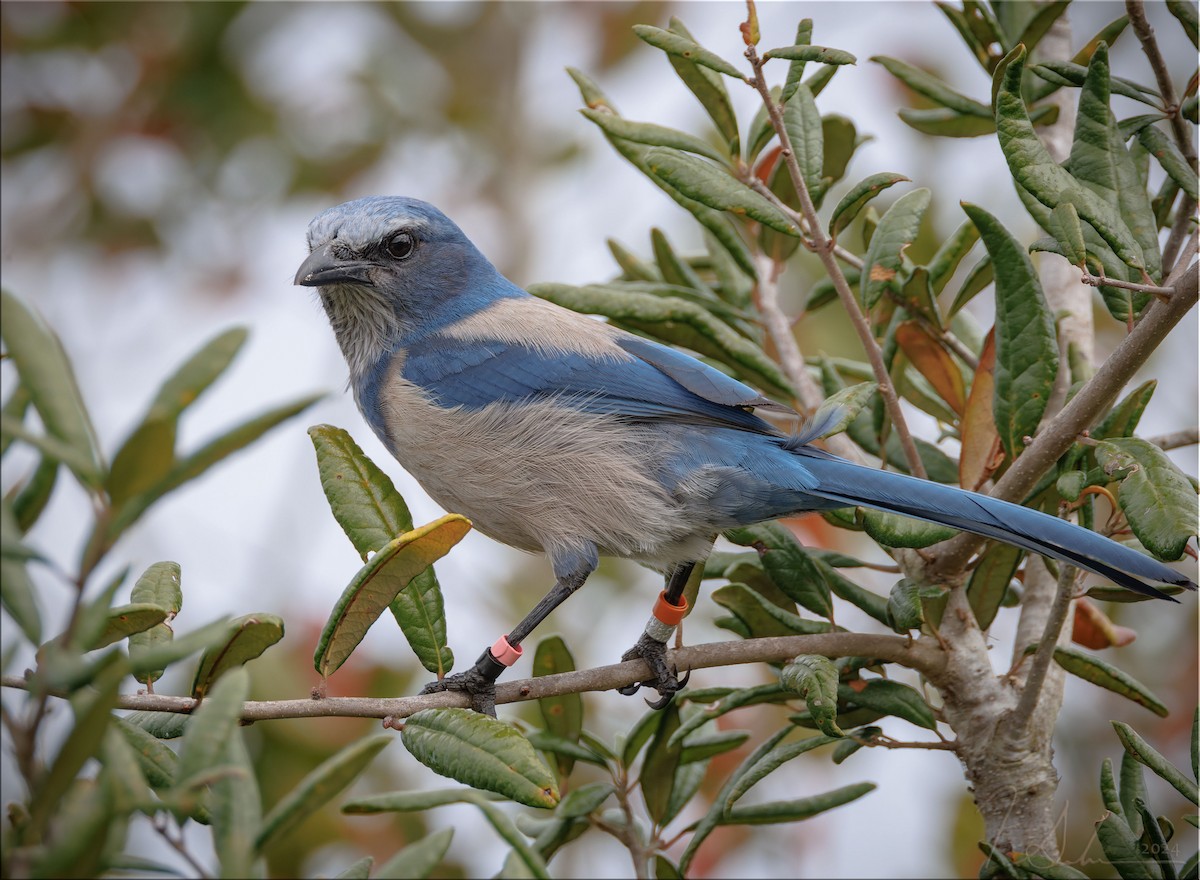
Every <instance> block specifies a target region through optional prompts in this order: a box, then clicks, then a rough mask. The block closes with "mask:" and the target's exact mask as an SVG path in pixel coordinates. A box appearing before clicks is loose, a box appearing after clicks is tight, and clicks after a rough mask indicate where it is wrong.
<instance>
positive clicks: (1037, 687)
mask: <svg viewBox="0 0 1200 880" xmlns="http://www.w3.org/2000/svg"><path fill="white" fill-rule="evenodd" d="M1078 575H1079V569H1077V568H1075V566H1073V565H1065V564H1064V565H1062V566H1061V567H1060V568H1059V572H1058V592H1057V593H1055V595H1054V604H1053V605H1052V606H1051V607H1050V613H1049V615H1047V617H1046V628H1045V629H1044V630H1042V639H1041V641H1040V642H1039V643H1038V648H1037V653H1036V654H1034V655H1033V663H1031V664H1030V666H1029V674H1028V675H1027V676H1025V686H1024V687H1023V688H1022V689H1021V698H1020V699H1019V700H1018V701H1017V705H1016V707H1015V708H1014V709H1013V710H1012V712H1010V713H1009V715H1008V717H1007V718H1005V719H1004V722H1003V724H1002V725H1001V727H1002V729H1003V730H1004V734H1005V736H1007V737H1008V738H1009V739H1010V740H1013V741H1020V740H1021V739H1023V738H1024V737H1025V734H1026V731H1027V729H1028V727H1029V723H1030V721H1031V720H1032V718H1033V713H1034V711H1035V710H1036V709H1037V704H1038V699H1039V698H1040V697H1041V694H1042V684H1043V682H1045V680H1046V673H1047V672H1048V671H1049V670H1050V664H1051V662H1053V660H1054V649H1055V648H1056V647H1058V640H1059V637H1060V636H1061V635H1062V628H1063V624H1064V623H1065V622H1066V620H1067V614H1068V613H1069V612H1070V610H1071V600H1072V599H1074V598H1075V579H1076V578H1077V577H1078Z"/></svg>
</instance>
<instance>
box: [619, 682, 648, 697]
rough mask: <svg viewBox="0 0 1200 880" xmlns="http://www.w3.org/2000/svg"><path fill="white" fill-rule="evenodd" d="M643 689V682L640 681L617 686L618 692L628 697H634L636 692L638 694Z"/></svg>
mask: <svg viewBox="0 0 1200 880" xmlns="http://www.w3.org/2000/svg"><path fill="white" fill-rule="evenodd" d="M641 689H642V683H641V682H640V681H635V682H634V683H633V684H627V685H625V687H619V688H617V693H618V694H623V695H624V696H626V697H632V696H633V695H634V694H636V693H637V692H638V691H640V690H641Z"/></svg>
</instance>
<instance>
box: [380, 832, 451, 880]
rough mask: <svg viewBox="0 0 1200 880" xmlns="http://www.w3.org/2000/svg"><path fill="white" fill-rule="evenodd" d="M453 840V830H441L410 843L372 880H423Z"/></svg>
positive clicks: (447, 850) (440, 859) (448, 848)
mask: <svg viewBox="0 0 1200 880" xmlns="http://www.w3.org/2000/svg"><path fill="white" fill-rule="evenodd" d="M453 838H454V829H453V828H443V829H442V830H441V831H434V832H433V833H432V834H429V835H427V836H426V837H423V838H421V839H420V840H418V841H417V842H416V843H410V844H409V845H408V846H406V847H404V849H402V850H400V852H398V853H396V854H395V855H394V856H392V857H391V858H390V859H388V860H387V861H386V862H384V863H383V864H382V865H380V866H379V868H378V870H376V871H375V875H374V880H392V878H394V880H423V878H425V877H428V876H429V875H431V874H432V873H433V871H434V869H435V868H436V867H437V866H438V864H439V863H440V862H441V861H442V859H444V858H445V857H446V853H447V852H449V850H450V841H451V840H452V839H453Z"/></svg>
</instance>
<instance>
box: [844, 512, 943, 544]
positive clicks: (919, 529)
mask: <svg viewBox="0 0 1200 880" xmlns="http://www.w3.org/2000/svg"><path fill="white" fill-rule="evenodd" d="M862 524H863V529H864V530H865V531H866V533H867V534H868V535H870V536H871V537H872V538H873V539H874V540H876V541H878V542H879V543H880V544H883V545H884V546H885V547H912V548H917V549H919V548H921V547H930V546H932V545H933V544H937V543H939V542H941V541H945V540H947V539H949V538H952V537H954V536H955V535H957V534H958V529H953V528H950V527H949V526H943V525H938V524H937V523H930V522H925V521H923V520H917V519H912V518H911V517H907V516H901V515H900V514H898V513H889V512H887V511H883V510H875V509H870V508H869V509H864V510H863V516H862Z"/></svg>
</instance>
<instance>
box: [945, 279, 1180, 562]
mask: <svg viewBox="0 0 1200 880" xmlns="http://www.w3.org/2000/svg"><path fill="white" fill-rule="evenodd" d="M1173 274H1175V273H1173ZM1178 274H1179V275H1180V276H1181V277H1179V278H1178V279H1177V280H1174V279H1168V280H1167V286H1168V287H1170V288H1172V294H1171V297H1170V298H1169V299H1168V300H1167V301H1162V300H1155V301H1154V302H1152V303H1151V304H1150V305H1149V306H1148V307H1147V308H1146V311H1145V313H1144V314H1143V316H1142V319H1141V320H1140V321H1138V323H1137V326H1136V327H1134V328H1133V331H1132V332H1131V333H1129V334H1128V335H1126V337H1125V338H1124V339H1123V340H1121V343H1120V344H1119V345H1118V346H1117V347H1116V348H1115V349H1114V350H1113V353H1112V354H1111V355H1109V357H1108V359H1107V360H1105V361H1104V363H1103V364H1101V365H1100V368H1099V369H1098V370H1096V375H1095V376H1093V377H1092V379H1091V381H1089V382H1088V383H1087V384H1086V385H1084V386H1083V388H1082V389H1080V391H1079V393H1078V394H1076V395H1075V396H1074V397H1073V398H1071V401H1070V403H1068V404H1067V405H1066V406H1065V407H1063V409H1062V411H1061V412H1059V414H1058V415H1057V416H1055V417H1054V418H1053V419H1052V420H1051V421H1050V422H1048V423H1047V424H1046V425H1044V426H1043V427H1042V428H1041V430H1039V431H1038V433H1037V436H1036V437H1034V438H1033V442H1032V443H1031V444H1029V446H1027V447H1026V448H1025V451H1024V452H1022V453H1021V455H1020V457H1019V458H1017V460H1016V461H1014V462H1013V463H1012V466H1011V467H1010V468H1009V469H1008V470H1007V471H1006V472H1005V474H1004V476H1003V477H1001V478H1000V479H999V480H998V481H997V482H996V485H995V487H994V488H993V490H992V493H991V495H992V497H993V498H1001V499H1003V500H1005V501H1013V502H1016V503H1018V504H1019V503H1020V502H1021V501H1023V500H1024V499H1025V496H1026V495H1028V494H1029V492H1030V491H1031V490H1032V489H1033V487H1034V486H1036V485H1037V482H1038V480H1040V479H1041V478H1042V475H1043V474H1045V473H1046V472H1047V471H1048V470H1049V469H1050V468H1051V467H1053V465H1054V463H1055V462H1056V461H1058V459H1059V458H1060V457H1061V456H1062V455H1063V453H1065V452H1066V451H1067V450H1068V449H1070V448H1071V444H1072V443H1074V442H1075V440H1076V438H1077V437H1079V435H1080V434H1082V433H1083V432H1084V431H1086V430H1087V429H1088V428H1090V427H1091V426H1092V424H1093V422H1095V420H1096V419H1097V418H1098V417H1099V416H1100V414H1101V413H1103V412H1105V411H1106V410H1107V409H1108V407H1110V406H1111V405H1112V403H1113V401H1115V400H1116V398H1117V395H1118V394H1119V393H1120V391H1121V389H1122V388H1123V387H1125V384H1126V383H1127V382H1129V381H1130V380H1131V379H1132V378H1133V377H1134V375H1135V374H1136V373H1137V371H1138V370H1139V369H1140V368H1141V366H1142V365H1143V364H1144V363H1145V362H1146V360H1147V359H1148V358H1149V357H1150V355H1151V354H1153V353H1154V350H1155V349H1156V348H1157V347H1158V346H1159V344H1161V343H1162V341H1163V339H1164V338H1166V336H1167V334H1168V333H1169V332H1170V331H1171V330H1172V329H1173V328H1174V327H1175V325H1176V324H1178V323H1179V322H1180V321H1181V320H1182V319H1183V317H1184V315H1186V314H1187V313H1188V312H1189V311H1191V308H1192V306H1194V305H1195V304H1196V298H1197V267H1196V266H1195V265H1193V266H1190V267H1188V268H1187V269H1186V270H1184V271H1182V272H1179V273H1178ZM983 541H984V539H983V538H979V537H976V536H975V535H970V534H966V533H963V534H960V535H958V536H956V537H954V538H951V539H950V540H949V541H946V542H944V543H942V544H940V545H937V546H935V547H931V548H929V550H927V551H926V554H927V555H930V556H933V557H935V558H934V561H933V563H932V566H931V568H930V571H931V572H932V573H934V574H938V575H941V576H943V577H945V576H946V575H950V574H954V573H958V572H961V571H962V570H963V568H964V567H965V566H966V564H967V561H968V560H969V559H970V558H971V556H972V555H973V554H974V553H975V551H976V550H978V549H979V547H980V546H981V545H982V544H983Z"/></svg>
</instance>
